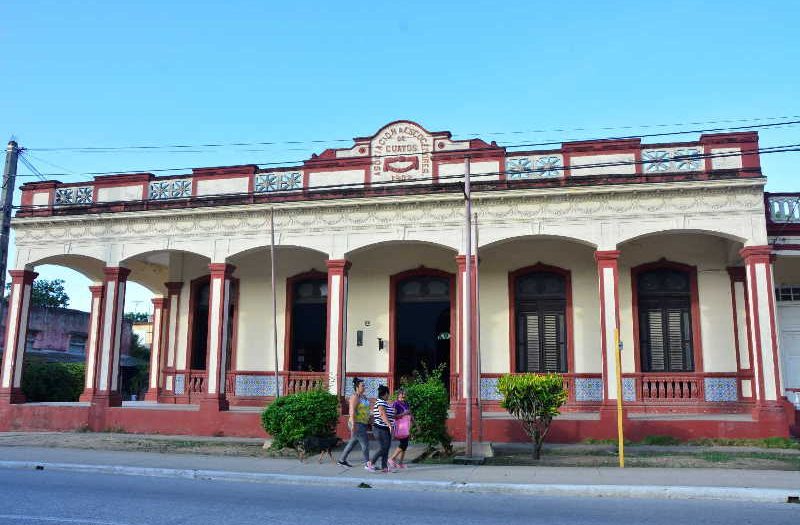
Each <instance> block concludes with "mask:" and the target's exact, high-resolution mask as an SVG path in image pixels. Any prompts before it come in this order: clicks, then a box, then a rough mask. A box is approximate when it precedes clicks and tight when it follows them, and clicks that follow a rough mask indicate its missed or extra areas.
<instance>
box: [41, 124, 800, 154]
mask: <svg viewBox="0 0 800 525" xmlns="http://www.w3.org/2000/svg"><path fill="white" fill-rule="evenodd" d="M786 119H791V120H796V119H800V115H786V116H779V117H754V118H740V119H722V120H720V119H718V120H707V121H695V122H678V123H670V124H665V123H659V124H639V125H627V126H602V127H595V128H592V127H587V128H552V129H549V130H547V129H536V130H517V131H491V132H473V133H463V134H457V135H454V137H465V139H461V140H466V137H472V138H475V137H481V136H487V135H492V136H494V135H524V134H538V133H572V132H576V131H588V130H592V129H596V130H602V131H611V130H621V129H639V128H661V127H679V126H700V125H708V124H729V123H738V122H761V121H765V120H786ZM774 125H780V123H775V124H763V125H760V126H759V125H754V126H738V127H734V128H731V127H726V128H719V129H744V128H754V127H767V126H774ZM682 133H695V131H686V132H681V131H677V132H670V133H666V132H665V133H657V134H645V135H636V136H635V137H642V138H644V137H650V136H664V135H678V134H682ZM616 138H632V137H616ZM581 140H600V139H581ZM352 141H353V139H352V138H337V139H309V140H284V141H257V142H227V143H205V144H154V145H126V146H64V147H41V148H28V149H30V150H33V151H79V152H91V151H97V152H102V151H109V152H112V151H120V150H160V149H188V148H228V147H243V146H279V145H300V144H315V145H316V144H327V143H348V142H352ZM560 142H561V141H556V140H552V141H548V142H546V143H545V144H553V143H560ZM537 145H538V144H537ZM507 147H513V146H507ZM305 149H307V148H302V149H301V150H305Z"/></svg>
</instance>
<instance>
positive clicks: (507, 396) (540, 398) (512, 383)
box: [497, 374, 567, 459]
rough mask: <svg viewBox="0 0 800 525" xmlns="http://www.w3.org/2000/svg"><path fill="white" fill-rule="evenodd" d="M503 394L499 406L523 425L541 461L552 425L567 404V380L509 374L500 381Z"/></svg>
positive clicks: (554, 377) (498, 386) (534, 453)
mask: <svg viewBox="0 0 800 525" xmlns="http://www.w3.org/2000/svg"><path fill="white" fill-rule="evenodd" d="M497 390H499V391H500V393H501V394H502V395H503V401H502V402H501V403H500V406H502V407H503V408H505V409H506V410H508V413H509V414H511V415H512V416H514V417H515V418H517V419H518V420H519V421H520V423H522V428H524V429H525V432H526V433H527V434H528V436H529V437H530V439H531V442H532V443H533V459H539V458H540V457H541V453H542V444H543V443H544V438H545V437H546V436H547V432H548V431H549V430H550V423H552V422H553V418H554V417H556V416H557V415H558V414H560V413H561V412H560V411H559V408H560V407H561V405H563V404H564V403H566V402H567V390H566V389H565V388H564V378H563V377H561V376H560V375H558V374H543V375H540V374H515V375H512V374H506V375H504V376H502V377H501V378H500V379H499V380H498V381H497Z"/></svg>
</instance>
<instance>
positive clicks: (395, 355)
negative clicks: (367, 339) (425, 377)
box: [390, 268, 455, 384]
mask: <svg viewBox="0 0 800 525" xmlns="http://www.w3.org/2000/svg"><path fill="white" fill-rule="evenodd" d="M453 281H454V277H453V275H452V274H450V273H447V272H443V271H441V270H432V269H427V268H420V269H418V270H412V271H410V272H403V273H400V274H397V275H395V276H393V277H392V279H391V286H392V294H391V295H392V311H393V319H392V326H393V328H394V330H393V333H392V341H390V345H391V352H390V354H391V355H390V359H391V362H390V366H391V368H392V371H393V376H394V381H395V384H399V383H401V382H402V381H403V379H404V378H407V377H410V376H412V375H413V373H414V371H422V370H423V369H426V368H427V369H428V370H434V369H435V368H437V367H439V366H442V367H443V368H444V373H443V375H442V379H443V380H444V381H445V382H446V381H448V379H449V377H450V366H451V356H452V350H453V338H452V337H451V332H450V330H451V326H452V314H453V312H454V311H455V308H454V307H453V299H454V293H453V292H454V282H453Z"/></svg>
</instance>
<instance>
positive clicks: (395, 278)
mask: <svg viewBox="0 0 800 525" xmlns="http://www.w3.org/2000/svg"><path fill="white" fill-rule="evenodd" d="M423 276H424V277H442V278H446V279H449V280H450V375H451V377H452V375H453V364H454V363H455V362H456V360H457V359H458V356H457V355H456V346H455V344H454V342H453V341H454V339H455V338H454V337H453V327H454V326H456V325H455V323H456V322H458V321H457V318H456V316H455V314H456V309H457V301H456V276H455V274H453V273H450V272H447V271H444V270H438V269H436V268H427V267H425V266H420V267H419V268H414V269H412V270H405V271H402V272H398V273H396V274H394V275H392V276H390V277H389V372H388V374H387V377H388V380H389V385H388V386H389V390H390V391H392V392H394V389H395V385H396V384H397V379H398V378H397V377H396V370H395V361H396V353H395V352H396V348H397V341H396V338H397V285H398V284H399V283H400V281H403V280H405V279H408V278H410V277H423ZM459 330H460V327H459ZM459 339H461V338H460V337H459ZM458 353H459V354H460V352H458ZM461 370H462V368H461V366H460V365H459V368H458V373H459V374H461ZM370 375H380V373H377V374H373V373H370ZM459 397H460V396H459Z"/></svg>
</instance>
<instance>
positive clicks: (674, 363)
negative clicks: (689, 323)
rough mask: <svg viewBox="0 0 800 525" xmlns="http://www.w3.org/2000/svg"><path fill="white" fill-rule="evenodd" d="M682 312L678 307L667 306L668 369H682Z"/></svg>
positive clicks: (672, 370) (673, 370) (675, 370)
mask: <svg viewBox="0 0 800 525" xmlns="http://www.w3.org/2000/svg"><path fill="white" fill-rule="evenodd" d="M682 314H683V312H682V311H681V310H680V309H679V308H667V310H666V317H667V341H668V342H669V343H668V344H669V347H668V348H669V370H670V371H671V372H680V371H682V370H684V359H683V357H684V356H683V332H684V330H683V326H682V325H683V315H682Z"/></svg>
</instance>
